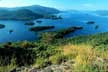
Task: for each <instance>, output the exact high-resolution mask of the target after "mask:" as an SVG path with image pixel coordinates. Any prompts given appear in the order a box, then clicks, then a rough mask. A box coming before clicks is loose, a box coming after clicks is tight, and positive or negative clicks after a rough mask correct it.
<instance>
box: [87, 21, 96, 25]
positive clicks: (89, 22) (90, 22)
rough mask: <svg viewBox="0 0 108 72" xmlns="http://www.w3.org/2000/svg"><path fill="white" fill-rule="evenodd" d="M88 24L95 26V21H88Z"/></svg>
mask: <svg viewBox="0 0 108 72" xmlns="http://www.w3.org/2000/svg"><path fill="white" fill-rule="evenodd" d="M86 24H95V22H94V21H88V22H87V23H86Z"/></svg>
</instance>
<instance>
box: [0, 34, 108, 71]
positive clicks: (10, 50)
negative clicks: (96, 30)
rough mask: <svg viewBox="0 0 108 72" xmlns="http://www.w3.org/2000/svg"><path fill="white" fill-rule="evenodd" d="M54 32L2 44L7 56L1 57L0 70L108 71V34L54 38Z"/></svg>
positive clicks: (0, 49) (4, 54)
mask: <svg viewBox="0 0 108 72" xmlns="http://www.w3.org/2000/svg"><path fill="white" fill-rule="evenodd" d="M51 35H52V33H51V34H50V33H49V34H45V36H42V37H44V38H41V39H40V40H39V41H36V42H29V41H24V42H16V43H11V42H9V43H6V44H2V45H0V47H1V48H0V53H2V54H3V56H4V57H2V56H1V59H0V62H1V64H0V71H9V70H12V71H14V72H17V70H18V71H19V70H20V71H21V72H24V71H25V70H30V71H31V72H32V71H39V72H40V71H41V72H52V71H57V72H59V71H60V72H67V71H73V72H76V71H80V72H97V71H103V72H105V71H107V66H108V59H107V54H108V33H100V34H95V35H88V36H79V37H73V38H68V39H53V40H51V37H52V36H51ZM44 39H45V40H44ZM13 55H14V57H13ZM2 58H4V59H3V60H2ZM8 58H9V60H8ZM10 62H11V63H10ZM28 65H29V66H30V65H32V67H28ZM17 66H18V67H17ZM4 67H5V69H4ZM25 72H26V71H25Z"/></svg>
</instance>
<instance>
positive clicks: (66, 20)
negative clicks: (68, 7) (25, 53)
mask: <svg viewBox="0 0 108 72" xmlns="http://www.w3.org/2000/svg"><path fill="white" fill-rule="evenodd" d="M59 15H62V17H63V19H59V20H51V19H41V21H42V23H37V22H36V20H35V21H34V22H35V25H34V26H45V25H46V26H55V29H50V30H46V31H56V30H60V29H63V28H68V27H70V26H81V27H83V29H82V30H77V31H75V32H74V33H70V34H68V35H66V36H65V37H72V36H80V35H89V34H94V33H100V32H108V18H106V17H100V16H94V15H89V14H80V13H77V14H75V13H68V14H65V13H64V14H63V13H62V14H59ZM87 21H94V22H95V24H86V22H87ZM25 23H26V21H12V20H0V24H4V25H5V26H6V27H5V28H3V29H0V43H1V42H9V41H23V40H29V41H32V40H36V39H37V37H38V34H37V33H34V32H31V31H29V27H30V26H26V25H24V24H25ZM97 25H98V26H99V28H97V29H96V28H95V27H96V26H97ZM9 30H13V32H12V33H9Z"/></svg>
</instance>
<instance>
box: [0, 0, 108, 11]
mask: <svg viewBox="0 0 108 72" xmlns="http://www.w3.org/2000/svg"><path fill="white" fill-rule="evenodd" d="M30 5H41V6H46V7H53V8H57V9H60V10H108V0H0V7H20V6H30Z"/></svg>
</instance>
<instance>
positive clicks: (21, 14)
mask: <svg viewBox="0 0 108 72" xmlns="http://www.w3.org/2000/svg"><path fill="white" fill-rule="evenodd" d="M59 12H60V11H59V10H57V9H54V8H48V7H43V6H38V5H34V6H27V7H16V8H0V19H6V20H10V19H11V20H32V19H39V18H43V17H44V16H47V15H49V14H55V13H59Z"/></svg>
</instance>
